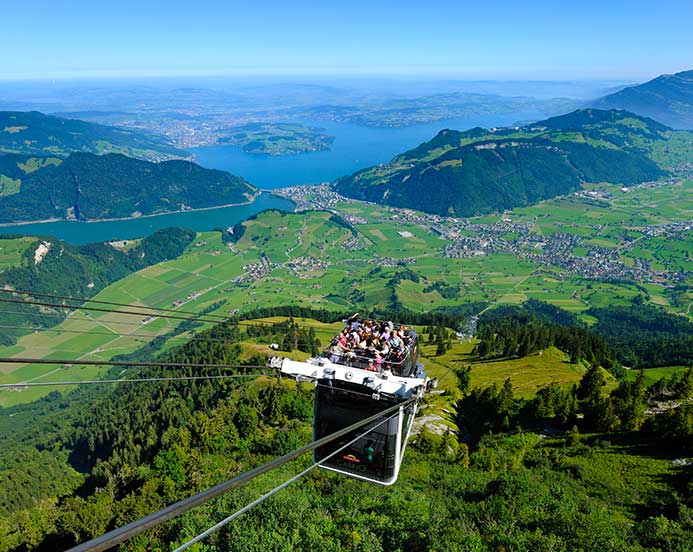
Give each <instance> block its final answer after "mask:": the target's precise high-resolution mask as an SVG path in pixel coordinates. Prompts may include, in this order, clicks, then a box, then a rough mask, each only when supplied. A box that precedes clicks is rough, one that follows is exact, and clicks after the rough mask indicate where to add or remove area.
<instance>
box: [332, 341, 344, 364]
mask: <svg viewBox="0 0 693 552" xmlns="http://www.w3.org/2000/svg"><path fill="white" fill-rule="evenodd" d="M341 356H342V347H341V345H339V343H337V344H336V345H333V346H332V348H331V350H330V362H331V363H332V364H337V363H338V362H339V359H340V358H341Z"/></svg>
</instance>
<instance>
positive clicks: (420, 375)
mask: <svg viewBox="0 0 693 552" xmlns="http://www.w3.org/2000/svg"><path fill="white" fill-rule="evenodd" d="M346 322H347V325H346V327H345V329H344V330H342V332H340V334H338V335H337V336H336V337H335V338H334V339H333V341H332V343H331V344H330V346H328V347H327V348H326V349H325V351H324V352H323V353H322V354H321V355H320V356H319V357H317V358H309V359H308V360H307V361H305V362H297V361H294V360H290V359H286V358H283V359H279V358H277V359H275V360H274V361H273V362H272V364H271V365H273V366H275V367H278V368H280V370H281V373H282V374H286V375H289V376H292V377H294V378H295V379H296V380H298V381H301V380H303V381H305V380H309V381H313V382H314V383H315V386H316V388H315V399H314V420H313V438H314V439H320V438H322V437H325V436H327V435H330V434H332V433H334V432H335V431H338V430H340V429H343V428H345V427H348V426H350V425H352V424H354V423H356V422H359V421H360V420H364V419H366V418H369V417H371V416H373V415H375V414H377V413H378V412H382V411H383V410H386V409H387V408H390V407H392V406H394V405H397V404H402V406H401V407H400V409H399V411H397V412H396V413H395V414H394V415H389V416H388V417H387V418H389V419H388V420H387V421H385V422H384V423H379V422H382V421H383V420H378V421H376V422H373V423H372V424H370V425H367V426H364V427H362V428H360V429H358V430H356V431H354V432H352V433H350V434H347V435H345V436H343V437H341V438H340V439H337V440H335V441H332V442H331V443H328V444H327V445H324V446H323V447H320V448H318V449H316V450H315V453H314V458H315V462H322V463H321V467H322V468H325V469H328V470H331V471H334V472H338V473H341V474H344V475H348V476H351V477H356V478H358V479H363V480H365V481H370V482H373V483H379V484H382V485H392V484H393V483H395V481H397V476H398V475H399V470H400V466H401V464H402V459H403V458H404V451H405V449H406V446H407V440H408V439H409V434H410V433H411V428H412V424H413V422H414V416H415V415H416V411H417V406H418V405H417V403H418V399H420V398H421V397H422V396H423V394H424V392H425V391H426V389H427V387H428V386H429V385H430V384H431V381H430V380H429V379H428V378H427V377H426V374H425V372H424V371H423V366H422V365H421V364H420V363H419V362H418V343H417V335H416V332H414V331H412V330H409V332H408V334H407V335H406V336H405V337H406V340H405V339H402V340H401V341H403V343H402V344H401V346H398V347H397V348H396V350H395V345H391V346H390V347H387V351H386V352H385V353H383V354H380V353H381V352H383V351H385V349H386V347H384V346H383V348H382V349H379V348H376V347H365V348H364V347H359V346H355V347H349V346H348V345H347V346H343V345H340V344H339V342H340V339H341V340H342V342H344V339H343V336H344V335H345V333H346V332H349V331H351V330H353V328H354V327H355V326H356V327H357V328H358V327H367V326H366V324H369V325H371V326H373V327H376V328H383V327H384V328H388V330H386V331H388V333H389V332H394V331H395V328H400V327H402V328H404V327H403V326H399V325H397V326H396V325H394V324H392V323H391V322H389V323H387V322H380V321H372V320H369V321H361V320H360V319H358V318H356V317H352V318H350V319H349V320H348V321H346ZM373 331H375V332H376V333H379V330H378V329H376V330H373ZM402 331H406V330H402ZM375 342H376V343H377V342H378V340H377V339H376V340H375ZM360 345H363V343H360ZM412 397H413V398H415V399H417V400H416V401H414V402H408V399H410V398H412ZM404 403H406V404H404ZM390 416H392V417H390ZM369 429H371V430H372V431H370V432H368V433H367V434H366V435H364V436H363V437H361V438H360V439H357V440H356V441H355V442H354V443H352V444H351V445H349V446H348V447H347V448H346V449H344V450H342V451H340V452H339V453H338V454H336V455H334V456H332V457H331V458H328V457H329V456H330V455H331V454H333V453H334V452H335V451H337V450H338V449H340V448H341V447H343V446H344V445H346V444H347V443H349V442H350V441H353V440H354V439H356V438H357V437H358V436H359V435H361V434H363V433H364V432H367V431H368V430H369Z"/></svg>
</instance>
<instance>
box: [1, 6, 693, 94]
mask: <svg viewBox="0 0 693 552" xmlns="http://www.w3.org/2000/svg"><path fill="white" fill-rule="evenodd" d="M0 5H2V15H3V20H4V22H5V24H4V25H3V29H2V33H0V79H26V78H32V79H33V78H65V77H67V78H74V77H80V78H81V77H142V76H200V75H260V76H262V75H296V76H301V75H363V76H368V75H378V76H388V75H403V76H417V77H426V76H431V77H455V78H468V79H603V80H604V79H613V80H620V79H625V80H633V81H638V80H645V79H649V78H652V77H654V76H657V75H659V74H661V73H673V72H676V71H681V70H686V69H693V39H692V38H691V36H692V35H691V33H692V32H693V31H691V29H693V1H691V0H685V1H679V0H674V1H667V0H660V1H659V2H652V1H651V0H650V1H648V2H643V1H640V0H630V1H622V0H600V1H594V0H578V1H570V0H551V1H544V0H535V1H532V0H515V1H505V0H504V1H500V0H483V1H478V0H473V1H470V0H456V1H447V0H445V1H437V0H416V1H412V0H397V1H392V0H368V1H361V0H331V1H320V0H313V1H304V0H255V1H235V0H225V1H211V0H186V1H180V0H166V1H160V0H118V1H113V0H99V1H94V0H89V1H86V0H29V1H12V0H1V3H0Z"/></svg>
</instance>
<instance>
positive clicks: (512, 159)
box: [334, 109, 670, 216]
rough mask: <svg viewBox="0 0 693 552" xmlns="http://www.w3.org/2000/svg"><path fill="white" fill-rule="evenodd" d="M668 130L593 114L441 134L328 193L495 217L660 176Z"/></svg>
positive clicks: (624, 115) (616, 114)
mask: <svg viewBox="0 0 693 552" xmlns="http://www.w3.org/2000/svg"><path fill="white" fill-rule="evenodd" d="M669 131H670V129H668V128H667V127H665V126H664V125H662V124H660V123H657V122H656V121H653V120H651V119H647V118H644V117H639V116H637V115H634V114H632V113H628V112H626V111H616V110H611V111H601V110H594V109H582V110H577V111H574V112H572V113H569V114H567V115H562V116H559V117H552V118H550V119H547V120H545V121H541V122H538V123H534V124H532V125H528V126H524V127H517V128H502V129H490V130H488V129H483V128H473V129H471V130H468V131H465V132H459V131H455V130H443V131H441V132H440V133H438V135H437V136H435V137H434V138H433V139H432V140H430V141H429V142H425V143H423V144H421V145H420V146H418V147H417V148H414V149H413V150H410V151H408V152H406V153H403V154H402V155H399V156H397V157H395V158H394V159H393V160H392V161H390V162H389V163H387V164H383V165H378V166H376V167H371V168H368V169H364V170H361V171H359V172H356V173H354V174H353V175H350V176H345V177H342V178H340V179H338V180H337V181H336V182H335V183H334V187H335V189H336V191H337V192H339V193H340V194H342V195H344V196H347V197H350V198H354V199H361V200H366V201H372V202H375V203H382V204H385V205H392V206H396V207H408V208H412V209H418V210H421V211H425V212H428V213H435V214H440V215H452V216H471V215H476V214H480V213H486V212H491V211H502V210H504V209H510V208H513V207H517V206H522V205H527V204H530V203H534V202H537V201H540V200H542V199H547V198H550V197H554V196H556V195H561V194H565V193H568V192H570V191H573V190H576V189H578V188H579V187H580V185H581V184H582V183H583V182H604V181H607V182H617V183H623V184H635V183H638V182H643V181H647V180H652V179H656V178H659V177H660V176H662V175H663V174H665V171H664V170H663V169H662V168H660V167H659V166H658V165H657V163H656V162H655V161H654V160H653V159H652V158H651V155H652V153H653V150H654V147H655V144H657V143H659V142H666V141H667V140H668V133H669Z"/></svg>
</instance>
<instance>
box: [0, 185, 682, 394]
mask: <svg viewBox="0 0 693 552" xmlns="http://www.w3.org/2000/svg"><path fill="white" fill-rule="evenodd" d="M599 189H600V190H604V189H605V190H607V192H608V193H609V194H610V198H607V199H601V200H594V199H589V198H584V197H578V196H574V195H571V196H568V197H563V198H557V199H554V200H551V201H546V202H542V203H540V204H537V205H534V206H532V207H526V208H521V209H516V210H515V211H514V212H512V213H505V214H503V215H502V216H503V218H508V219H511V220H512V222H513V223H517V224H523V223H526V224H528V225H530V226H531V227H532V228H533V229H534V230H533V231H534V232H536V233H538V234H540V235H543V236H551V235H553V234H555V233H557V232H561V233H564V234H573V235H578V236H580V238H581V240H582V241H581V242H580V245H579V247H576V248H573V255H576V256H586V255H593V254H594V253H593V252H592V248H594V247H597V248H604V249H605V250H606V249H612V250H617V253H618V255H620V257H621V258H623V262H624V264H625V265H627V264H628V262H630V263H633V262H636V261H637V262H638V263H639V262H641V261H642V260H643V259H645V260H647V261H648V262H650V263H651V264H652V265H653V266H654V267H656V268H659V269H661V270H663V271H672V270H677V271H689V272H691V271H693V264H692V263H691V253H692V250H693V240H692V239H691V233H690V232H689V233H688V234H685V233H684V234H683V236H684V237H683V239H678V240H672V239H670V238H669V237H667V234H666V232H663V231H661V232H660V231H658V230H657V228H655V226H656V225H662V224H670V223H672V222H685V221H690V220H691V219H692V218H693V200H692V199H691V198H692V197H693V193H691V192H693V184H692V183H691V182H690V181H687V182H679V183H677V184H674V185H671V186H662V187H658V188H653V189H645V188H638V189H632V190H630V191H628V192H622V191H620V189H618V188H616V187H613V186H609V185H603V186H599ZM335 209H336V211H337V212H338V213H340V215H341V217H344V218H346V219H347V220H348V221H351V222H346V223H345V222H344V220H343V219H340V218H336V217H334V216H333V215H332V214H331V213H328V212H323V211H319V212H316V211H308V212H303V213H295V214H286V213H279V212H266V213H262V214H260V215H258V216H257V217H255V218H254V219H251V220H249V221H247V222H245V223H244V227H245V228H244V232H243V233H242V236H240V237H238V236H236V238H237V239H236V241H235V242H232V243H227V242H228V240H222V235H221V234H220V233H219V232H206V233H200V234H198V236H197V239H196V240H195V243H194V244H192V245H191V246H190V247H189V248H188V250H186V252H185V253H184V254H183V255H182V256H180V257H179V258H177V259H175V260H173V261H168V262H164V263H160V264H158V265H155V266H152V267H150V268H147V269H144V270H141V271H139V272H137V273H135V274H132V275H130V276H128V277H126V278H124V279H123V280H120V281H118V282H117V283H115V284H113V285H111V286H109V287H108V288H106V289H105V290H103V291H102V292H101V293H99V294H98V295H97V297H96V298H97V299H99V300H105V301H116V302H124V303H131V304H135V305H142V306H145V305H148V306H154V307H165V308H173V307H180V308H182V309H184V310H193V311H195V312H200V311H202V310H204V309H213V312H214V313H215V314H218V315H229V314H234V313H237V312H244V311H250V310H253V309H256V308H260V307H271V306H278V305H288V304H298V305H304V306H312V307H319V308H325V309H329V310H334V311H336V312H345V311H367V310H370V309H372V308H399V307H405V308H409V309H412V310H416V311H428V310H433V309H437V308H448V309H452V308H455V307H460V306H464V305H468V304H469V303H477V304H479V305H480V306H479V307H478V309H479V310H483V309H485V308H489V307H490V306H492V305H495V304H518V303H522V302H523V301H525V300H527V299H539V300H542V301H547V302H549V303H552V304H554V305H556V306H559V307H561V308H563V309H566V310H570V311H574V312H577V313H583V312H584V311H586V310H587V309H589V308H590V307H592V306H595V307H599V306H604V305H612V304H629V303H630V301H631V300H632V299H633V298H634V297H636V296H638V295H644V296H645V297H646V299H647V300H649V301H651V302H653V303H655V304H658V305H662V306H664V307H666V308H668V309H669V310H671V311H672V312H679V313H686V312H687V311H688V314H689V315H690V314H691V313H690V310H693V309H689V307H690V305H691V304H692V303H693V291H692V284H693V281H692V280H691V278H689V279H688V280H687V281H685V282H683V283H682V284H680V285H678V286H676V287H672V286H671V285H660V284H656V283H644V282H639V283H638V282H628V281H604V280H598V279H591V278H585V277H581V276H580V275H577V274H572V273H569V272H568V271H566V270H564V269H563V268H562V267H560V266H553V265H547V264H537V263H535V262H533V261H532V258H531V257H527V256H521V255H518V254H512V253H508V252H494V251H493V249H492V248H489V249H488V250H487V251H485V252H484V254H483V255H478V256H469V257H457V258H451V257H449V256H446V254H445V251H446V246H447V245H448V244H449V243H450V241H449V239H445V238H444V237H441V235H440V233H439V232H436V231H435V229H433V228H431V226H430V225H429V224H427V223H422V222H421V221H420V220H417V217H416V215H417V214H416V213H414V212H411V211H408V212H406V213H405V215H402V214H401V212H398V211H396V210H393V209H387V208H381V207H378V206H374V205H371V204H365V203H360V202H347V203H342V204H338V205H336V206H335ZM395 215H396V216H395ZM499 218H500V216H499V215H496V216H484V217H477V218H474V219H470V221H471V222H473V223H474V224H476V225H484V224H485V225H496V224H497V223H498V221H499ZM480 228H482V229H483V227H480ZM512 234H513V233H512V232H509V233H508V236H507V239H510V240H512V239H514V237H513V235H512ZM29 243H31V241H27V239H25V238H15V239H6V240H0V270H2V269H3V268H6V267H8V266H12V265H13V264H16V263H17V262H19V260H20V259H21V253H22V252H23V251H24V249H25V248H26V247H27V245H28V244H29ZM2 308H4V306H3V307H2ZM0 310H1V309H0ZM581 316H582V318H583V320H584V321H586V322H588V323H591V322H594V319H593V318H592V317H590V316H589V315H586V314H583V315H581ZM177 322H178V321H176V320H167V319H162V318H152V319H149V318H145V317H142V318H140V317H133V316H127V315H122V314H113V313H89V314H87V313H86V312H75V313H73V314H72V315H71V316H69V317H68V318H67V319H66V320H65V321H64V322H62V323H61V324H59V325H58V326H56V327H55V328H54V330H56V331H51V332H36V333H32V334H29V335H26V336H24V337H22V338H21V339H20V340H19V342H18V343H17V345H15V346H12V347H2V348H0V356H2V357H8V356H16V357H38V358H53V359H56V358H80V359H109V358H112V357H114V356H116V355H119V354H124V353H130V352H132V351H134V350H136V349H138V348H139V347H141V346H142V345H144V344H145V343H147V342H148V341H150V340H151V339H153V338H154V337H156V336H161V335H164V334H166V335H167V336H176V337H173V338H171V339H170V340H169V341H168V342H167V346H173V345H175V344H176V343H182V342H183V341H184V340H185V339H187V338H189V337H190V335H191V334H190V333H189V332H184V333H178V330H177V326H178V324H177ZM205 325H206V324H200V327H204V326H205ZM331 331H332V328H330V332H331ZM72 332H75V333H72ZM78 332H90V334H89V335H87V334H82V333H78ZM323 333H324V334H325V335H323ZM92 334H98V335H92ZM326 335H327V332H320V333H319V337H321V339H323V340H324V338H326ZM549 360H551V362H553V363H554V364H552V365H551V366H552V368H551V369H550V370H549V372H550V373H552V374H555V375H552V377H555V378H556V381H560V382H564V383H572V382H574V381H576V380H577V379H579V375H580V372H581V368H580V367H569V368H565V366H564V362H563V360H561V359H559V358H558V357H557V356H556V355H553V354H551V355H548V356H546V357H544V358H542V359H534V360H527V365H526V366H525V365H522V366H520V365H517V366H513V365H511V364H509V363H503V364H502V365H500V366H495V365H488V366H487V367H486V369H485V370H484V371H483V374H484V376H483V377H482V376H479V378H480V379H478V383H479V384H482V383H489V382H490V381H492V380H493V381H500V380H502V379H504V377H506V374H507V373H513V374H520V373H529V372H531V371H532V370H534V369H535V368H536V369H539V370H544V368H545V367H544V365H545V364H546V363H547V362H549ZM433 362H438V361H437V360H434V361H433ZM537 362H538V363H539V364H541V365H542V366H539V367H538V368H537V366H538V365H537V366H535V364H536V363H537ZM533 363H534V364H533ZM530 364H532V366H530ZM559 367H560V368H561V370H559V372H560V373H559V372H556V371H555V370H554V368H556V369H558V368H559ZM496 370H498V373H497V374H496V372H495V371H496ZM508 370H509V371H510V372H508ZM104 371H105V369H103V368H99V367H94V368H79V367H70V366H64V367H58V368H53V367H47V366H33V365H9V364H8V365H3V366H2V367H0V382H2V383H17V382H27V381H48V380H50V381H60V380H63V381H65V380H80V379H93V378H96V377H98V376H99V375H101V374H102V373H104ZM489 374H496V375H493V376H489ZM488 377H491V379H488ZM474 378H475V379H476V378H477V376H476V375H474ZM542 381H543V380H542ZM537 384H538V383H537V381H535V380H534V379H533V378H529V379H526V381H525V382H524V383H522V384H521V387H520V388H519V392H518V394H519V395H522V394H525V393H527V394H531V392H532V389H533V388H535V387H536V385H537ZM51 390H53V389H51V388H29V389H23V390H21V391H0V405H3V406H7V405H11V404H16V403H19V402H26V401H29V400H33V399H36V398H38V397H40V396H43V395H45V394H47V393H48V392H49V391H51Z"/></svg>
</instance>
